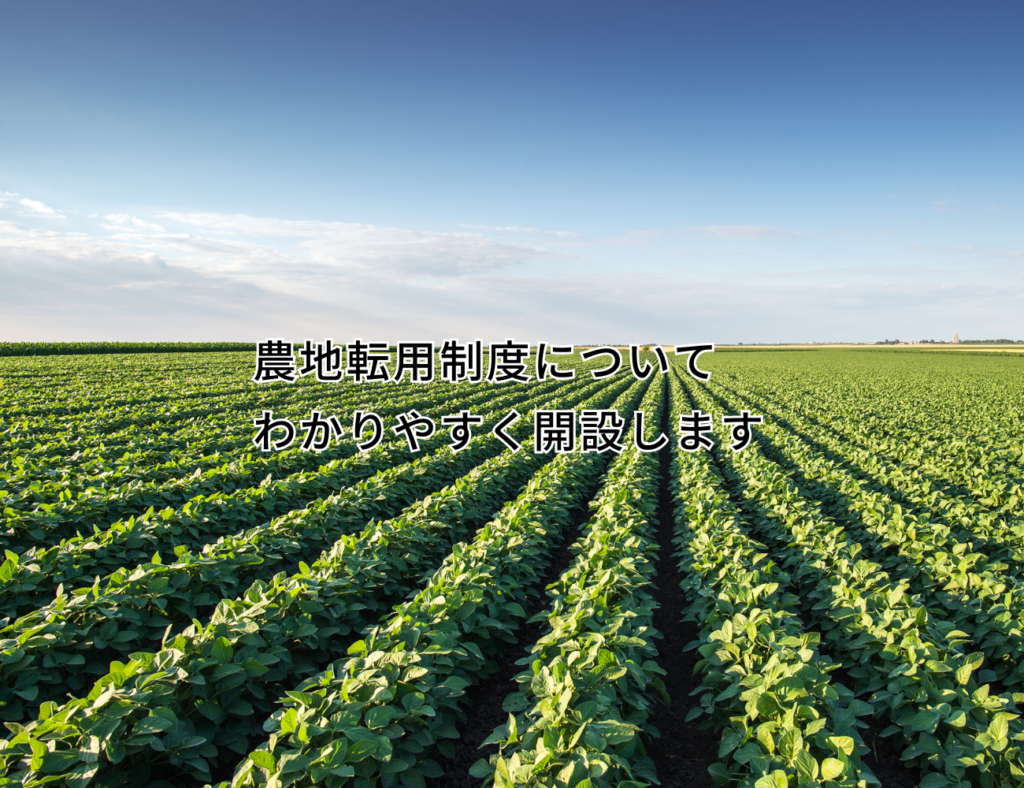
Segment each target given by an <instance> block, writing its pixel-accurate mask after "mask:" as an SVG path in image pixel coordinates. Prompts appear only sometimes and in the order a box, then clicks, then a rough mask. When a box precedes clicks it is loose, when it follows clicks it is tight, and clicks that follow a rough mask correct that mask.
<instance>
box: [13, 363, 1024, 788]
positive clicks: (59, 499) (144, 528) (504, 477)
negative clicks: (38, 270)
mask: <svg viewBox="0 0 1024 788" xmlns="http://www.w3.org/2000/svg"><path fill="white" fill-rule="evenodd" d="M57 350H59V348H58V349H57ZM47 352H53V348H48V349H47ZM644 358H645V359H646V360H649V361H651V362H652V364H653V365H654V368H653V371H652V373H651V374H650V375H649V376H648V377H647V378H645V379H637V378H636V377H635V376H634V374H633V373H632V372H631V371H630V365H629V363H628V359H627V360H626V363H624V364H623V369H621V370H619V371H618V372H616V373H615V374H614V375H612V376H610V377H607V378H599V379H595V378H594V377H593V376H592V374H591V373H592V370H593V369H595V368H596V367H600V366H602V364H595V363H590V364H587V363H584V362H582V361H581V360H580V359H579V357H573V358H571V359H570V360H569V362H566V361H564V360H563V361H562V362H561V364H562V366H563V368H565V369H570V368H571V369H573V370H574V375H575V376H574V378H573V379H569V380H555V379H551V378H548V379H546V380H536V379H532V380H531V381H530V382H529V383H523V384H518V383H505V384H500V385H488V384H486V383H480V384H473V383H469V382H460V383H450V382H446V381H442V380H438V381H435V382H432V383H429V384H414V383H409V382H397V383H386V384H380V383H375V384H367V383H362V384H359V383H355V382H353V381H351V380H348V379H346V380H345V381H344V382H340V383H320V382H317V381H316V380H315V379H313V378H312V377H310V376H307V377H303V378H300V379H299V380H297V381H296V382H294V383H273V384H256V383H253V382H252V380H251V378H252V377H253V371H254V368H255V353H252V352H212V351H211V352H153V353H125V352H118V353H110V354H99V353H97V354H91V355H46V356H33V355H23V356H18V357H7V358H0V441H2V443H0V491H2V492H0V506H2V513H3V517H2V521H0V540H2V542H3V547H4V550H5V560H4V563H3V564H2V566H0V628H2V629H0V719H2V720H3V721H4V724H5V726H6V728H5V730H6V733H5V734H4V738H3V739H2V740H0V769H2V772H0V785H23V786H36V785H44V784H53V785H66V786H71V787H73V788H82V787H83V786H110V787H111V788H112V787H113V786H148V785H155V786H161V787H165V786H175V787H176V788H178V787H179V786H180V787H182V788H184V787H185V786H188V787H191V786H203V785H224V786H226V785H237V786H288V785H325V786H332V787H333V786H337V787H339V788H340V787H341V786H356V787H358V788H376V787H377V786H380V787H381V788H392V787H393V786H404V787H405V788H449V787H453V788H454V787H455V786H458V787H459V788H462V787H463V786H466V787H467V788H468V787H469V786H485V785H495V786H502V787H504V786H545V788H599V787H600V788H605V787H606V786H607V787H608V788H611V787H612V786H619V787H620V788H643V786H646V785H663V786H671V787H672V788H676V786H680V787H681V786H691V785H696V786H712V785H714V786H725V785H729V786H744V787H747V786H750V787H752V788H771V787H773V786H775V787H777V788H786V787H787V786H794V787H796V786H817V785H821V786H877V785H883V786H922V788H940V787H941V786H947V785H948V786H986V787H987V786H1010V785H1022V784H1024V762H1022V755H1021V748H1022V746H1024V724H1022V722H1021V719H1020V717H1019V709H1018V706H1019V705H1020V704H1021V703H1022V702H1024V686H1022V682H1024V666H1022V663H1024V659H1022V656H1024V634H1022V630H1024V581H1022V574H1021V572H1022V570H1021V567H1022V566H1024V440H1022V438H1024V423H1022V422H1024V407H1022V406H1024V357H1021V356H1018V355H1015V354H1006V355H1001V354H998V353H985V354H981V353H960V352H957V353H937V352H931V351H924V350H922V351H918V350H917V349H916V348H915V349H898V350H888V349H880V348H864V349H863V350H861V349H815V350H813V351H807V350H793V351H788V350H771V351H753V350H751V351H732V350H720V352H717V353H705V354H703V355H702V356H701V357H700V367H701V368H702V369H704V370H706V371H707V372H709V373H710V378H709V379H708V380H707V381H700V380H697V379H695V378H694V377H692V376H691V375H690V374H688V367H687V364H686V357H685V356H680V357H678V358H673V357H672V354H671V353H670V354H668V358H669V360H670V361H671V366H670V368H669V369H668V370H667V371H665V372H662V371H661V370H659V369H658V368H657V361H656V359H655V356H654V355H653V354H645V355H644ZM530 367H531V368H530V369H529V370H528V372H530V373H534V372H535V369H533V368H532V364H531V365H530ZM313 410H317V411H320V412H321V413H322V414H323V415H324V416H325V417H326V416H336V417H337V419H338V424H339V425H341V427H342V428H343V434H342V435H340V436H336V438H335V439H333V440H330V441H329V442H327V444H328V445H326V447H325V448H323V449H322V450H321V451H315V450H309V449H303V448H302V446H301V445H299V444H300V443H301V441H298V442H296V443H295V444H293V445H292V446H290V447H288V448H284V449H283V450H280V451H275V450H271V451H261V449H260V448H259V447H258V446H257V445H256V444H255V443H254V441H253V438H254V436H255V435H256V427H255V426H254V419H257V418H259V417H260V415H261V414H262V413H263V412H264V411H272V412H273V415H274V417H275V418H287V419H290V420H292V421H293V422H294V423H295V424H299V423H300V422H301V421H303V420H306V419H309V418H310V416H311V412H312V411H313ZM463 410H468V411H471V412H472V413H473V414H476V415H479V416H480V417H481V421H480V423H479V424H478V425H477V426H474V427H473V438H472V440H471V441H470V442H469V443H468V445H467V446H466V447H465V448H463V449H461V450H460V451H453V450H452V448H451V447H450V445H449V444H450V442H451V440H452V435H451V433H450V431H449V429H448V427H444V426H442V424H441V417H442V416H446V415H450V414H456V413H459V412H460V411H463ZM513 410H515V411H516V412H517V413H518V414H520V415H521V418H519V419H518V420H516V421H514V422H512V423H511V425H510V426H508V427H507V429H506V433H507V435H508V436H509V437H510V438H512V439H513V440H514V441H515V442H517V443H519V444H521V446H520V448H519V449H518V450H517V451H512V450H511V449H510V448H509V447H508V446H507V445H506V443H505V442H504V441H503V440H501V439H499V437H498V436H496V435H495V434H494V433H493V432H492V431H493V430H494V428H495V427H496V425H499V424H500V423H502V420H503V419H504V417H506V416H507V414H509V413H510V412H511V411H513ZM550 410H563V411H567V410H575V411H576V414H577V416H579V415H580V414H581V413H582V412H583V411H584V410H591V411H595V410H600V411H605V412H614V413H617V414H618V416H619V418H620V419H621V421H620V422H619V423H620V425H621V433H620V435H619V440H620V442H621V447H622V448H621V451H618V452H617V451H614V450H606V451H582V450H581V441H579V437H580V436H577V446H576V450H574V451H570V452H566V453H556V452H551V451H548V452H538V451H535V443H534V411H550ZM697 410H699V411H701V412H702V413H704V414H709V415H710V416H711V425H710V427H709V432H708V433H707V437H708V438H710V443H711V447H710V448H707V449H704V448H700V449H697V450H696V451H685V450H683V449H682V448H681V447H680V445H679V438H680V435H681V433H680V424H679V417H680V416H681V415H692V414H693V411H697ZM371 411H372V412H373V413H376V414H378V415H379V416H380V417H381V419H382V423H383V425H384V429H383V430H382V431H381V432H382V434H381V440H380V441H379V443H378V444H377V445H375V446H374V447H372V448H369V449H368V450H365V451H361V450H360V449H359V447H358V446H357V442H356V440H355V437H354V436H353V435H352V426H353V416H354V414H355V413H356V412H363V413H366V412H371ZM412 411H416V412H417V413H418V414H422V415H424V416H427V417H430V418H432V419H433V420H434V421H435V422H436V426H437V429H436V431H435V432H434V433H433V434H431V435H429V436H424V437H423V439H422V440H421V441H420V443H419V447H418V450H417V451H412V450H411V449H410V446H409V445H408V442H407V440H406V438H405V437H403V436H402V435H401V434H399V433H396V432H395V431H394V430H393V429H392V427H393V426H394V425H395V424H396V423H397V421H398V418H399V416H401V415H402V414H409V413H411V412H412ZM637 411H641V412H642V413H643V414H644V419H643V422H642V424H638V423H637V421H636V420H635V418H634V413H635V412H637ZM744 411H747V412H749V413H752V414H758V415H761V416H763V419H764V423H763V424H759V425H755V426H754V427H753V438H752V440H751V442H750V444H749V445H748V446H746V447H745V448H742V449H740V450H733V449H732V448H731V446H732V445H733V442H734V440H735V437H736V435H735V432H733V431H731V426H730V425H729V424H724V423H723V422H722V417H723V416H726V415H735V414H740V413H742V412H744ZM637 426H642V428H643V435H639V436H638V435H637V434H636V428H637ZM660 434H664V435H665V436H667V437H668V438H669V440H668V441H667V443H666V445H665V446H664V447H663V448H661V449H657V450H653V451H646V450H641V448H640V447H639V446H638V439H642V440H640V441H639V442H640V443H645V442H646V443H647V444H652V443H655V442H656V439H657V437H658V436H659V435H660ZM542 448H543V447H542ZM646 448H650V446H649V445H648V446H647V447H646Z"/></svg>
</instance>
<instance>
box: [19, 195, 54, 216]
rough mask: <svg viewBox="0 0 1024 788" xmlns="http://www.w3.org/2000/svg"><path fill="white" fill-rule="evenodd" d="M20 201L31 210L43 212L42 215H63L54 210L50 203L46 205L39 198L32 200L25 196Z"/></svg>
mask: <svg viewBox="0 0 1024 788" xmlns="http://www.w3.org/2000/svg"><path fill="white" fill-rule="evenodd" d="M18 202H20V203H21V204H22V205H24V206H25V207H26V208H28V209H29V210H30V211H33V212H34V213H38V214H41V215H42V216H52V217H54V218H56V217H59V216H60V215H61V214H60V213H59V212H58V211H56V210H54V209H53V208H51V207H50V206H49V205H45V204H44V203H41V202H39V200H30V199H29V198H28V197H23V198H22V199H21V200H19V201H18Z"/></svg>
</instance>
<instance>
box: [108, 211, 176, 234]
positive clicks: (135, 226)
mask: <svg viewBox="0 0 1024 788" xmlns="http://www.w3.org/2000/svg"><path fill="white" fill-rule="evenodd" d="M104 218H105V219H106V220H107V222H108V224H104V225H101V226H102V227H105V228H106V229H108V230H142V231H145V232H153V233H165V232H167V230H165V229H164V228H163V227H161V226H160V225H159V224H155V223H153V222H147V221H144V220H143V219H139V218H138V217H137V216H130V215H129V214H127V213H110V214H107V215H106V216H105V217H104Z"/></svg>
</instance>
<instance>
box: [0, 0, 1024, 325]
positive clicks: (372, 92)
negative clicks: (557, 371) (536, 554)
mask: <svg viewBox="0 0 1024 788" xmlns="http://www.w3.org/2000/svg"><path fill="white" fill-rule="evenodd" d="M1022 34H1024V8H1022V7H1021V6H1020V5H1019V4H1018V3H1012V2H991V3H980V4H970V5H968V4H965V3H963V2H957V3H952V2H929V3H924V2H907V3H881V2H860V3H852V2H845V3H844V2H821V0H818V2H786V1H783V2H764V1H763V0H762V1H760V2H737V1H735V0H715V1H714V2H674V3H655V2H642V1H641V2H630V3H627V2H624V1H623V0H620V1H619V2H579V3H569V2H564V3H558V2H555V3H552V2H547V3H540V2H519V1H517V2H515V3H497V2H481V1H480V0H475V2H465V3H463V2H433V3H429V4H427V3H422V2H391V1H390V0H382V1H381V2H374V3H370V2H367V0H359V1H358V2H338V1H336V0H315V1H313V0H310V1H308V2H299V3H281V2H276V3H262V2H251V1H250V2H244V3H242V2H230V1H229V2H219V3H216V4H209V3H203V4H200V3H190V2H179V3H173V4H171V3H162V4H156V3H136V2H119V3H109V2H93V3H88V4H82V3H75V2H63V1H62V2H48V3H23V4H6V5H5V6H4V7H3V8H2V9H0V276H2V277H3V279H4V281H5V282H6V283H7V288H6V289H7V293H6V295H5V297H4V298H3V300H2V303H0V339H11V340H31V339H189V340H195V339H241V340H253V339H256V338H259V337H263V336H270V335H279V334H283V335H286V336H292V337H295V338H302V337H306V336H309V337H314V338H315V337H324V336H334V337H335V338H338V339H343V338H345V337H349V336H365V337H367V338H379V339H383V340H388V341H396V340H398V339H413V338H417V337H422V338H424V339H425V338H433V339H440V338H443V337H448V336H461V337H465V338H470V336H471V335H472V336H473V337H476V336H480V337H482V338H484V339H492V338H493V339H502V338H504V337H506V336H513V337H516V338H523V339H530V340H546V341H555V342H568V341H572V342H578V343H582V342H590V341H621V342H625V341H638V342H644V341H663V342H666V343H670V342H684V341H691V340H693V341H714V342H718V343H722V344H724V343H728V342H737V341H743V342H773V341H822V340H847V341H873V340H876V339H883V338H893V337H899V338H901V339H919V338H937V339H939V338H945V339H948V338H950V337H951V336H952V334H953V332H959V334H960V336H961V337H977V338H983V337H989V336H1011V337H1016V338H1024V317H1022V316H1021V315H1022V314H1024V309H1021V308H1020V304H1021V303H1022V302H1024V300H1022V296H1024V195H1022V188H1024V186H1022V185H1024V166H1022V165H1024V152H1022V145H1021V140H1022V139H1024V122H1022V121H1024V95H1022V93H1024V91H1022V85H1024V47H1022V46H1021V45H1020V41H1021V40H1022Z"/></svg>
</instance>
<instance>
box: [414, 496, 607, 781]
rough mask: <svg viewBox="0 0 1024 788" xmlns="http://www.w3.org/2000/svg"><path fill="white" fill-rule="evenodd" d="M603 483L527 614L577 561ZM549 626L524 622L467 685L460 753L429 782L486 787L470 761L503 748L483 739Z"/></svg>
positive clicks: (503, 718) (554, 556) (503, 714)
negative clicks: (489, 669)
mask: <svg viewBox="0 0 1024 788" xmlns="http://www.w3.org/2000/svg"><path fill="white" fill-rule="evenodd" d="M602 481H603V479H599V480H598V482H597V485H600V483H601V482H602ZM597 489H598V486H595V488H594V489H593V490H591V491H589V494H588V495H586V496H584V503H583V504H581V505H580V507H579V508H578V509H577V510H576V513H575V516H574V517H573V519H572V522H573V525H572V527H571V528H567V529H566V530H565V532H564V533H563V534H562V538H561V540H560V541H559V543H558V545H557V546H556V547H555V549H554V550H553V551H552V553H551V557H550V563H549V564H548V567H547V570H546V571H545V573H544V577H543V578H542V579H541V580H540V582H539V583H538V585H537V588H536V590H538V591H539V592H540V593H538V594H536V595H534V596H532V597H530V600H529V602H528V603H527V605H526V606H525V607H526V615H527V619H529V618H531V617H532V616H533V615H534V614H536V613H539V612H540V611H541V610H545V609H547V607H548V602H549V598H548V595H547V594H546V593H544V589H546V588H547V587H548V586H549V585H551V584H552V583H554V582H555V581H556V580H558V578H559V577H560V576H561V574H562V572H564V571H565V570H566V568H568V566H569V564H570V563H571V562H572V558H573V555H572V552H571V551H570V550H569V546H570V545H571V544H572V543H573V542H575V541H576V539H577V537H578V536H579V534H580V531H581V527H582V526H583V525H584V524H585V523H586V522H587V521H588V520H589V519H590V506H589V504H590V500H591V499H592V498H593V496H594V494H595V493H596V492H597ZM546 628H547V622H546V621H541V622H539V623H536V624H524V625H523V626H521V627H520V628H519V630H518V631H517V632H516V638H517V641H516V643H515V644H512V643H509V644H508V645H507V647H506V649H505V653H504V655H503V656H502V657H501V659H499V660H497V662H498V671H497V672H496V673H493V674H491V675H490V676H488V677H487V678H486V679H484V680H483V681H482V682H480V683H478V684H474V685H473V686H472V687H470V688H469V689H468V690H467V691H466V700H465V702H464V704H463V708H464V709H465V710H466V713H467V717H466V719H465V720H464V721H462V722H461V723H460V724H459V731H460V733H461V734H462V736H461V738H459V739H455V740H453V741H452V743H453V744H454V745H455V757H454V758H444V757H439V758H438V763H439V764H440V765H441V768H442V769H444V770H445V774H444V776H443V777H437V778H435V779H432V780H427V781H426V784H427V788H480V784H481V783H482V782H483V781H482V780H481V779H480V778H478V777H471V776H470V774H469V770H470V767H472V766H473V764H474V763H476V762H477V761H478V760H480V759H481V758H483V759H485V760H486V759H487V758H489V757H490V756H491V755H492V754H494V753H496V752H497V751H498V746H497V745H490V746H488V747H486V748H485V749H483V750H481V749H479V748H480V744H481V743H482V742H483V741H484V740H485V739H486V738H487V737H488V736H490V735H491V734H492V733H493V732H494V729H495V728H497V727H498V726H500V725H503V724H505V722H507V721H508V712H507V711H504V710H503V709H502V705H503V704H504V702H505V696H507V695H508V694H509V693H510V692H513V691H514V690H515V688H516V686H517V685H516V683H515V681H514V679H515V677H516V676H518V675H519V674H520V673H522V672H523V671H524V670H526V669H527V666H524V665H517V664H516V661H517V660H518V659H520V658H522V657H525V656H527V654H528V651H527V649H528V648H529V647H530V646H532V645H533V644H534V643H536V642H537V639H538V638H540V637H541V635H543V634H544V631H545V629H546Z"/></svg>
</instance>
